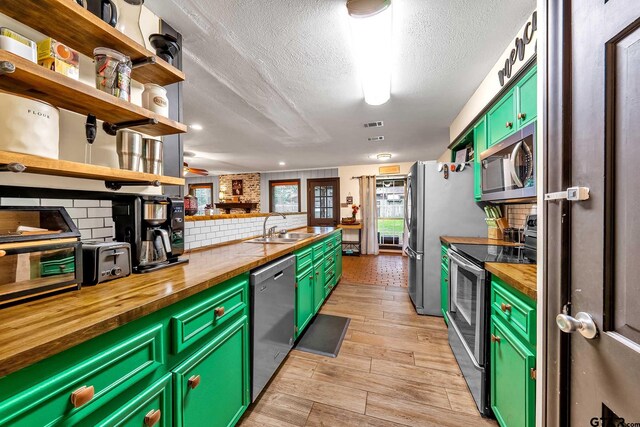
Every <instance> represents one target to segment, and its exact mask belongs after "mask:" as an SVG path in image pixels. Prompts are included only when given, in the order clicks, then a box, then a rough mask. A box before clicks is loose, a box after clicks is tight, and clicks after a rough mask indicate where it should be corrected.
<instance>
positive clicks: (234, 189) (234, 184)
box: [231, 179, 242, 196]
mask: <svg viewBox="0 0 640 427" xmlns="http://www.w3.org/2000/svg"><path fill="white" fill-rule="evenodd" d="M231 193H232V194H233V195H234V196H242V180H241V179H234V180H232V181H231Z"/></svg>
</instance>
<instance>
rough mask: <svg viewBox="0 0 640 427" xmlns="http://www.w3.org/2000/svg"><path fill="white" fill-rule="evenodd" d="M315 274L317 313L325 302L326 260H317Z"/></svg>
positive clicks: (314, 303) (314, 292)
mask: <svg viewBox="0 0 640 427" xmlns="http://www.w3.org/2000/svg"><path fill="white" fill-rule="evenodd" d="M313 276H314V277H313V281H314V282H313V314H316V313H317V312H318V310H320V307H322V303H323V302H324V285H325V280H324V277H325V271H324V262H322V261H320V262H317V263H316V264H315V265H314V266H313Z"/></svg>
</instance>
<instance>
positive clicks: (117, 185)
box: [104, 180, 162, 191]
mask: <svg viewBox="0 0 640 427" xmlns="http://www.w3.org/2000/svg"><path fill="white" fill-rule="evenodd" d="M145 185H148V186H152V187H160V185H162V184H161V183H160V181H158V180H155V181H147V182H131V181H105V183H104V186H105V187H107V188H108V189H109V190H113V191H118V190H120V189H121V188H122V187H139V186H145Z"/></svg>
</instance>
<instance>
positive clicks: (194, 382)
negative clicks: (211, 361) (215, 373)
mask: <svg viewBox="0 0 640 427" xmlns="http://www.w3.org/2000/svg"><path fill="white" fill-rule="evenodd" d="M199 385H200V375H193V376H191V378H189V382H187V386H189V388H190V389H192V390H193V389H195V388H196V387H198V386H199Z"/></svg>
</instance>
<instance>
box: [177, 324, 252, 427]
mask: <svg viewBox="0 0 640 427" xmlns="http://www.w3.org/2000/svg"><path fill="white" fill-rule="evenodd" d="M248 350H249V321H248V318H247V317H246V316H243V317H241V318H240V319H239V320H238V321H236V322H235V323H234V324H233V325H231V326H230V327H229V328H228V329H227V330H225V331H224V332H223V333H221V334H220V335H219V336H218V337H216V338H215V339H214V340H212V341H211V342H210V343H209V344H207V345H205V346H204V347H203V348H202V349H200V350H198V351H196V352H195V354H194V355H193V356H191V357H190V358H188V359H187V360H186V361H185V362H184V363H183V364H182V365H180V366H179V367H178V368H176V369H175V370H174V386H175V399H174V400H175V408H174V413H175V425H176V426H177V427H191V426H208V427H227V426H233V425H235V423H236V422H237V421H238V420H239V419H240V416H241V415H242V414H243V413H244V411H245V410H246V408H247V407H248V406H249V403H250V395H249V384H250V383H249V351H248Z"/></svg>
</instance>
